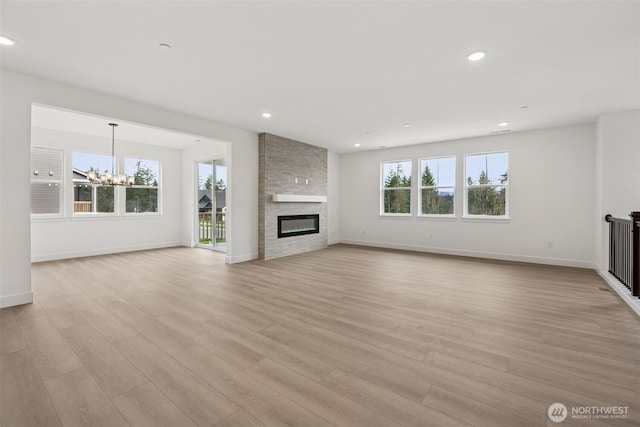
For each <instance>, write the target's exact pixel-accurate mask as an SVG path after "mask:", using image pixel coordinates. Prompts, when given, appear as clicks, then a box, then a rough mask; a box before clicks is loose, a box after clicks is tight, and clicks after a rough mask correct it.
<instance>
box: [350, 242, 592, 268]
mask: <svg viewBox="0 0 640 427" xmlns="http://www.w3.org/2000/svg"><path fill="white" fill-rule="evenodd" d="M340 243H344V244H347V245H359V246H371V247H375V248H385V249H400V250H405V251H415V252H429V253H435V254H442V255H456V256H466V257H473V258H488V259H497V260H501V261H516V262H528V263H533V264H545V265H557V266H561V267H576V268H588V269H591V270H595V269H597V266H596V264H595V263H594V262H591V261H581V260H573V259H562V258H546V257H535V256H529V255H514V254H503V253H498V252H483V251H469V250H463V249H445V248H434V247H429V246H418V245H406V244H396V243H387V242H372V241H368V240H344V239H342V240H341V242H340Z"/></svg>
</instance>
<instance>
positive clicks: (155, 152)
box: [31, 128, 182, 261]
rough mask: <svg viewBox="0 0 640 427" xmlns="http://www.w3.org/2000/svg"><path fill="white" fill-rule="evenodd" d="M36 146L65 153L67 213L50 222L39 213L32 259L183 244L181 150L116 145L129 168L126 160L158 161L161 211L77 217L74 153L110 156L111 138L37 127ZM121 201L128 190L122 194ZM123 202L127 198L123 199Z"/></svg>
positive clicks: (33, 137)
mask: <svg viewBox="0 0 640 427" xmlns="http://www.w3.org/2000/svg"><path fill="white" fill-rule="evenodd" d="M31 132H32V133H31V143H32V145H33V146H39V147H53V148H61V149H63V150H64V151H65V165H66V167H65V185H64V186H63V191H64V204H63V206H64V215H63V217H62V218H44V217H43V216H41V215H33V216H32V223H31V261H48V260H54V259H63V258H74V257H79V256H89V255H98V254H105V253H114V252H125V251H134V250H141V249H152V248H161V247H168V246H178V245H180V244H181V243H182V230H181V227H180V223H181V218H182V191H181V190H182V189H181V184H182V174H181V171H182V164H181V162H180V155H181V150H177V149H170V148H165V147H158V146H154V145H148V144H135V143H131V142H127V141H123V140H118V141H117V143H116V150H115V154H116V158H117V159H118V161H119V163H120V166H119V168H118V170H121V171H122V170H123V167H124V158H125V157H134V158H143V159H150V160H158V161H159V162H160V164H161V175H162V176H161V194H160V203H161V213H160V214H159V215H145V214H138V215H136V214H127V215H125V216H112V215H108V216H107V215H98V216H96V215H90V216H88V215H75V216H74V215H73V209H72V208H71V206H73V186H72V184H71V183H72V179H73V177H72V173H71V164H72V153H73V151H84V152H91V153H105V152H109V151H110V149H111V139H110V138H99V137H95V136H89V135H81V134H77V133H70V132H62V131H56V130H50V129H38V128H32V130H31ZM120 193H122V194H121V199H123V198H124V192H123V191H122V192H120ZM120 202H121V204H122V203H123V200H120Z"/></svg>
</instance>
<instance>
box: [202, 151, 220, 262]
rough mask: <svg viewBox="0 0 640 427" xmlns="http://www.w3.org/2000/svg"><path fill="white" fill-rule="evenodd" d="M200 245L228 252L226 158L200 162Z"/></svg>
mask: <svg viewBox="0 0 640 427" xmlns="http://www.w3.org/2000/svg"><path fill="white" fill-rule="evenodd" d="M197 170H198V180H197V185H198V197H197V200H196V203H197V206H196V212H197V217H196V220H195V223H196V237H197V240H196V246H198V247H201V248H207V249H215V250H218V251H223V252H224V251H226V249H227V164H226V161H225V159H213V160H209V161H204V162H197Z"/></svg>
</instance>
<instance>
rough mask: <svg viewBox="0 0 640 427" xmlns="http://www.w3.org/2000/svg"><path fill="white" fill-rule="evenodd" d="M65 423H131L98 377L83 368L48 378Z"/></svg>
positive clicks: (49, 387)
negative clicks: (126, 419) (109, 396)
mask: <svg viewBox="0 0 640 427" xmlns="http://www.w3.org/2000/svg"><path fill="white" fill-rule="evenodd" d="M45 384H46V386H47V390H48V391H49V395H50V396H51V398H52V399H53V404H54V405H55V407H56V411H57V412H58V415H59V416H60V419H61V420H62V423H63V424H64V425H65V426H114V427H115V426H128V425H129V424H128V423H127V422H126V421H125V420H124V418H123V417H122V415H121V414H120V411H118V410H117V409H116V408H115V406H113V403H112V402H111V400H109V398H108V397H107V395H106V394H104V392H103V391H102V389H101V388H100V386H99V385H98V383H97V382H96V380H95V379H94V378H93V377H92V376H91V375H90V374H89V372H88V371H87V370H86V369H84V368H82V369H78V370H77V371H73V372H70V373H68V374H64V375H60V376H58V377H56V378H53V379H50V380H47V381H46V382H45Z"/></svg>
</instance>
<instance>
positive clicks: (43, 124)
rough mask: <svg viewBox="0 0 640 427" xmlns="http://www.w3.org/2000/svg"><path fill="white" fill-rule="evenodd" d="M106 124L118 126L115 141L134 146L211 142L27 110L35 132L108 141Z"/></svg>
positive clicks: (56, 111) (180, 146) (122, 123)
mask: <svg viewBox="0 0 640 427" xmlns="http://www.w3.org/2000/svg"><path fill="white" fill-rule="evenodd" d="M109 123H116V124H118V127H117V128H116V129H115V139H116V140H117V141H129V142H138V143H142V144H151V145H158V146H161V147H169V148H178V149H184V148H186V147H189V146H191V145H193V144H196V143H200V142H208V143H212V142H213V141H207V140H205V139H204V138H202V137H198V136H194V135H189V134H184V133H178V132H172V131H169V130H166V129H158V128H153V127H150V126H144V125H140V124H137V123H131V122H126V121H123V120H116V119H111V118H108V117H102V116H95V115H91V114H84V113H78V112H75V111H69V110H63V109H58V108H51V107H49V106H44V105H34V106H33V107H32V108H31V126H32V127H36V128H42V129H52V130H57V131H64V132H73V133H79V134H83V135H92V136H97V137H102V138H105V139H109V140H110V139H111V126H109Z"/></svg>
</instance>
